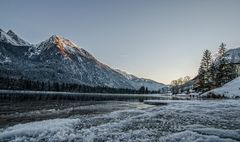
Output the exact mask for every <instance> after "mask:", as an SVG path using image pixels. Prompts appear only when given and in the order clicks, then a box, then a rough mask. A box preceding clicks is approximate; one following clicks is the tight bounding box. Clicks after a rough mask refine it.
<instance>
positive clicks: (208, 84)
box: [194, 43, 237, 93]
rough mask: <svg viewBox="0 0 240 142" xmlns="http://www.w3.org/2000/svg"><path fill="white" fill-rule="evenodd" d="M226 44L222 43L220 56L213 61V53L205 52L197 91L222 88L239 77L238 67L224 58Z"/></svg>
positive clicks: (196, 84)
mask: <svg viewBox="0 0 240 142" xmlns="http://www.w3.org/2000/svg"><path fill="white" fill-rule="evenodd" d="M225 47H226V44H224V43H222V44H221V45H220V48H219V50H218V55H217V58H216V59H215V60H213V57H212V54H211V51H209V50H205V51H204V52H203V57H202V60H201V64H200V67H199V70H198V75H197V79H196V83H195V84H194V88H195V91H197V92H202V93H203V92H206V91H209V90H211V89H214V88H217V87H221V86H222V85H224V84H226V83H227V82H229V81H231V80H233V79H234V78H236V77H237V72H236V66H235V65H234V64H231V63H229V61H228V60H227V59H226V58H225V57H224V54H225V51H226V48H225Z"/></svg>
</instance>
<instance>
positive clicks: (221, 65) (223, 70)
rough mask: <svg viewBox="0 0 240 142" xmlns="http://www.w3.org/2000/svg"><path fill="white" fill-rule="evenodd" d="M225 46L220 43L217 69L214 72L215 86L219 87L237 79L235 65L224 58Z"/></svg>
mask: <svg viewBox="0 0 240 142" xmlns="http://www.w3.org/2000/svg"><path fill="white" fill-rule="evenodd" d="M225 52H226V44H224V43H221V45H220V46H219V51H218V58H217V59H218V60H219V61H218V67H217V70H216V86H217V87H220V86H223V85H224V84H226V83H227V82H229V81H231V80H233V79H234V78H236V77H237V73H236V67H235V65H233V64H231V63H229V61H228V60H227V59H226V58H225V57H224V54H225Z"/></svg>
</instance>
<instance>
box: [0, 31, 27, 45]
mask: <svg viewBox="0 0 240 142" xmlns="http://www.w3.org/2000/svg"><path fill="white" fill-rule="evenodd" d="M0 41H2V42H5V43H10V44H12V45H14V46H30V44H29V43H28V42H26V41H24V40H23V39H21V38H20V37H19V36H18V35H17V34H15V33H14V32H13V31H12V30H9V31H8V32H7V33H6V32H5V31H3V30H2V29H1V30H0Z"/></svg>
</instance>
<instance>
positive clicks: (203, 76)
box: [195, 50, 213, 92]
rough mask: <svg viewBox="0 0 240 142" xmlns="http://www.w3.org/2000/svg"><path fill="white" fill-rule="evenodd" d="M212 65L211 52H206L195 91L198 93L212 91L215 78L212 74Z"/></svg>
mask: <svg viewBox="0 0 240 142" xmlns="http://www.w3.org/2000/svg"><path fill="white" fill-rule="evenodd" d="M211 65H212V54H211V52H210V51H209V50H205V51H204V53H203V58H202V60H201V64H200V67H199V71H198V78H197V82H196V84H195V90H196V91H198V92H206V91H208V90H210V89H212V85H213V76H212V74H211V72H210V67H211Z"/></svg>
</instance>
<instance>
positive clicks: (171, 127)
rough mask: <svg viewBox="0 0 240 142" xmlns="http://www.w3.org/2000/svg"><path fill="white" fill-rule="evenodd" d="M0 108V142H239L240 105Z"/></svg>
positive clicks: (178, 103) (207, 102)
mask: <svg viewBox="0 0 240 142" xmlns="http://www.w3.org/2000/svg"><path fill="white" fill-rule="evenodd" d="M161 102H164V103H163V104H165V103H167V105H158V106H155V105H148V104H144V103H141V102H127V101H98V102H93V101H91V102H80V101H40V102H24V103H13V102H6V101H4V102H1V103H0V104H1V105H0V108H1V109H0V141H14V142H16V141H33V142H35V141H51V142H52V141H80V142H85V141H96V142H98V141H110V142H115V141H123V142H127V141H149V142H150V141H162V142H165V141H166V142H172V141H173V142H174V141H176V142H179V141H182V142H188V141H189V142H192V141H210V142H216V141H218V142H219V141H220V142H221V141H224V142H225V141H227V142H228V141H229V142H234V141H240V100H162V101H161Z"/></svg>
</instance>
